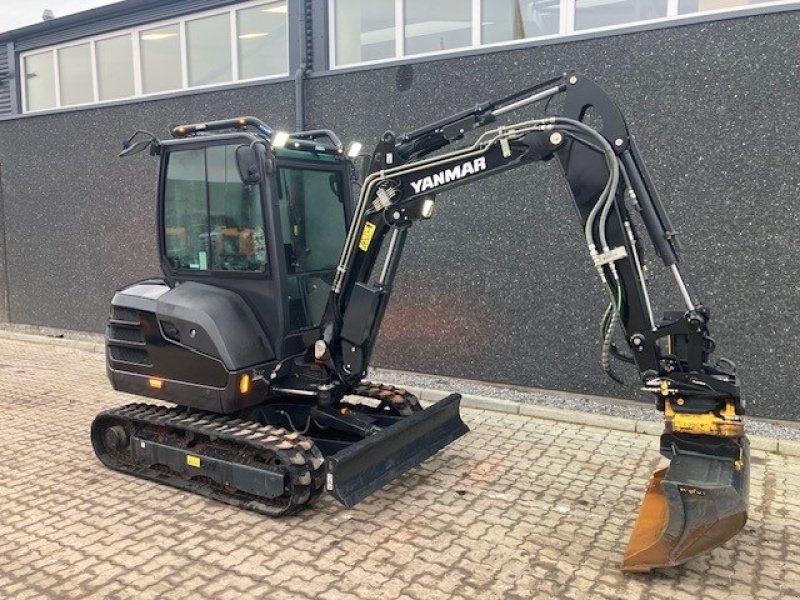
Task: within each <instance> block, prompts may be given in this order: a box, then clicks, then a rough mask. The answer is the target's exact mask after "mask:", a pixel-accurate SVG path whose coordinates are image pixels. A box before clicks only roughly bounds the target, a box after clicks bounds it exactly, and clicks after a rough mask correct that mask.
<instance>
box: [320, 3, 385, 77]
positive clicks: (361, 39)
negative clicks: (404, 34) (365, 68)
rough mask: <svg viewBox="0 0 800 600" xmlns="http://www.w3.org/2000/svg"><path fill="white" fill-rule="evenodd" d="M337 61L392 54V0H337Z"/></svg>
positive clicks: (362, 60)
mask: <svg viewBox="0 0 800 600" xmlns="http://www.w3.org/2000/svg"><path fill="white" fill-rule="evenodd" d="M335 10H336V33H335V40H336V64H337V65H349V64H353V63H358V62H365V61H368V60H379V59H381V58H392V57H393V56H394V55H395V22H394V0H336V4H335Z"/></svg>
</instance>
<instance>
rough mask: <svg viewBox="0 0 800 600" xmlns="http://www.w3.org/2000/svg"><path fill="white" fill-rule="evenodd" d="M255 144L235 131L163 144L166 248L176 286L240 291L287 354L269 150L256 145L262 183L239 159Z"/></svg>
mask: <svg viewBox="0 0 800 600" xmlns="http://www.w3.org/2000/svg"><path fill="white" fill-rule="evenodd" d="M255 139H256V138H254V137H253V136H250V135H247V134H228V135H215V136H213V137H211V136H209V137H205V138H204V137H199V136H198V137H196V138H188V139H180V140H170V141H167V142H165V143H164V146H163V147H162V157H161V176H160V186H159V233H160V235H159V248H160V256H161V265H162V270H163V272H164V275H165V279H166V281H167V282H168V283H169V285H170V286H175V285H180V283H182V282H186V281H194V282H199V283H205V284H208V285H212V286H216V287H220V288H225V289H228V290H231V291H233V292H235V293H237V294H238V295H239V296H240V297H241V298H242V299H244V301H245V302H246V303H247V305H248V306H249V307H250V309H251V310H252V311H253V313H254V315H255V317H256V319H257V321H258V322H259V324H260V325H261V327H262V328H263V330H264V331H263V333H264V334H265V335H266V337H267V339H268V340H269V341H270V344H271V346H272V348H274V349H275V352H276V353H277V354H280V353H281V349H282V348H283V340H284V337H285V325H284V324H285V322H286V319H285V316H284V302H283V294H282V293H281V290H280V289H279V288H280V284H281V278H280V276H279V275H278V276H277V277H276V273H277V274H279V272H280V261H277V260H276V257H277V242H276V239H277V231H276V224H275V219H274V218H273V215H272V214H271V211H270V210H269V206H270V205H269V203H268V202H267V198H268V196H269V193H268V189H269V187H270V186H269V183H270V179H269V174H268V173H267V172H266V168H265V165H266V153H265V151H264V148H263V145H261V144H254V145H252V148H253V149H254V151H255V152H257V153H258V154H257V156H258V157H259V160H258V161H257V163H258V168H259V170H260V173H259V177H257V178H256V179H259V181H257V182H255V183H246V182H244V181H243V179H242V176H241V175H240V172H239V168H238V167H237V159H236V151H237V148H240V147H242V146H247V147H250V146H251V143H252V142H253V141H254V140H255ZM277 358H281V356H277Z"/></svg>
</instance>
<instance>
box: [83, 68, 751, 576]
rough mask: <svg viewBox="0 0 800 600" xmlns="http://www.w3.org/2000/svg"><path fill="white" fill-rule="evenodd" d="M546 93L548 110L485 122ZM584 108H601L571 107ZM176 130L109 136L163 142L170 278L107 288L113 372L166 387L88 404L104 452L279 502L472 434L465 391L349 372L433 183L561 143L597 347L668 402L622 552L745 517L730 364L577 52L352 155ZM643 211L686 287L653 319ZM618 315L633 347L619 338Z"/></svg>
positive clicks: (369, 342) (251, 131) (334, 145)
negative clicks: (678, 302)
mask: <svg viewBox="0 0 800 600" xmlns="http://www.w3.org/2000/svg"><path fill="white" fill-rule="evenodd" d="M556 97H558V98H559V101H558V103H557V104H560V106H561V108H560V109H559V110H558V112H559V114H558V115H547V113H546V112H545V115H546V116H543V117H540V118H532V119H529V120H523V121H520V122H514V123H510V124H502V125H501V124H499V123H500V121H499V120H500V118H501V117H503V116H504V115H506V114H507V113H510V112H512V111H515V110H518V109H522V108H525V107H531V106H533V105H536V104H538V103H545V102H546V103H548V104H549V103H550V100H552V99H554V98H556ZM540 108H541V105H540ZM544 108H545V109H547V108H548V106H547V105H545V106H544ZM590 109H591V111H592V112H593V114H594V115H595V117H594V118H597V117H599V118H600V119H601V120H602V127H600V128H599V129H595V128H592V127H590V126H589V125H587V123H586V122H585V121H586V120H587V115H588V111H589V110H590ZM493 123H495V126H494V127H493V128H490V129H487V130H484V131H483V132H480V131H474V130H477V129H481V128H484V127H486V126H489V125H492V124H493ZM473 132H474V133H473ZM468 135H469V136H470V139H474V141H473V142H468V141H467V140H466V136H468ZM171 136H172V137H171V139H166V140H160V139H158V138H157V137H156V136H154V135H152V134H150V133H148V132H145V131H139V132H136V133H135V134H134V135H133V136H132V137H131V138H130V139H129V140H128V141H127V142H126V143H125V144H124V150H123V151H122V153H121V155H127V154H133V153H135V152H137V151H142V150H145V149H149V153H150V154H151V155H154V156H158V157H159V158H160V161H161V162H160V164H161V168H160V176H159V182H158V231H159V235H158V244H159V254H160V257H161V266H162V270H163V277H162V278H159V279H151V280H147V281H141V282H138V283H135V284H133V285H130V286H128V287H126V288H124V289H122V290H120V291H119V292H117V293H116V295H115V296H114V298H113V300H112V305H111V316H110V319H109V322H108V327H107V329H106V346H107V371H108V377H109V379H110V380H111V383H112V385H113V387H114V388H115V389H117V390H120V391H123V392H128V393H131V394H136V395H138V396H147V397H150V398H156V399H158V400H161V401H166V402H167V403H169V404H165V403H164V402H160V403H157V404H154V403H136V404H130V405H127V406H123V407H121V408H116V409H112V410H107V411H105V412H102V413H101V414H99V415H98V416H97V417H96V418H95V420H94V423H93V425H92V430H91V439H92V444H93V446H94V449H95V452H96V454H97V456H98V457H99V459H100V460H101V461H102V462H103V463H104V464H105V465H106V466H108V467H110V468H112V469H116V470H119V471H122V472H124V473H129V474H132V475H136V476H138V477H144V478H147V479H151V480H154V481H157V482H161V483H165V484H167V485H171V486H175V487H177V488H180V489H182V490H188V491H191V492H195V493H198V494H202V495H204V496H207V497H210V498H213V499H216V500H219V501H222V502H227V503H229V504H233V505H236V506H240V507H243V508H247V509H250V510H254V511H258V512H260V513H263V514H266V515H271V516H279V515H286V514H291V513H295V512H297V511H298V510H300V509H302V508H303V507H305V506H306V505H308V504H309V503H311V502H312V501H313V500H314V499H315V498H316V497H318V496H319V495H320V494H321V493H322V492H323V490H327V491H328V492H330V493H331V494H332V495H333V496H334V497H335V498H336V499H338V500H339V501H340V502H342V503H343V504H344V505H345V506H348V507H349V506H353V505H354V504H356V503H357V502H359V501H361V500H362V499H364V498H365V497H366V496H368V495H369V494H371V493H372V492H374V491H375V490H377V489H379V488H381V487H383V486H384V485H386V484H387V483H388V482H390V481H391V480H393V479H394V478H396V477H397V476H398V475H400V474H401V473H403V472H405V471H407V470H408V469H411V468H413V467H414V466H416V465H418V464H419V463H420V462H422V461H424V460H425V459H427V458H429V457H430V456H432V455H433V454H434V453H436V452H437V451H439V450H441V449H442V448H444V447H445V446H446V445H448V444H449V443H451V442H452V441H454V440H455V439H457V438H458V437H460V436H462V435H464V434H465V433H466V432H467V431H468V429H467V427H466V425H465V424H464V423H463V421H462V420H461V417H460V414H459V402H460V396H459V395H458V394H452V395H450V396H447V397H446V398H444V399H442V400H440V401H439V402H436V403H434V404H433V405H431V406H430V407H429V408H426V409H424V410H423V409H422V407H421V406H420V404H419V402H418V401H417V399H416V397H414V396H413V395H412V394H410V393H408V392H407V391H406V390H404V389H401V388H397V387H393V386H389V385H381V384H375V383H370V382H368V381H366V380H365V377H366V376H367V369H368V365H369V362H370V356H371V354H372V351H373V348H374V346H375V342H376V339H377V337H378V332H379V331H380V326H381V322H382V320H383V317H384V314H385V312H386V308H387V304H388V302H389V298H390V295H391V292H392V282H393V280H394V278H395V274H396V272H397V269H398V265H399V263H400V257H401V254H402V252H403V246H404V244H405V242H406V239H407V236H408V233H409V231H410V229H411V227H412V225H413V224H414V223H415V222H417V221H420V220H425V219H428V218H430V217H431V215H432V212H433V208H434V205H435V195H436V194H437V193H439V192H442V191H445V190H447V189H450V188H454V187H456V186H458V185H461V184H465V183H469V182H472V181H476V180H478V179H482V178H484V177H489V176H491V175H494V174H497V173H500V172H504V171H506V170H508V169H512V168H515V167H520V166H523V165H527V164H529V163H535V162H540V161H547V160H550V159H553V158H555V159H556V160H557V162H558V163H560V166H561V169H562V171H563V174H564V177H565V178H566V181H567V184H568V186H569V189H570V191H571V193H572V196H573V198H574V202H575V206H576V208H577V211H578V214H579V216H580V221H581V223H582V225H583V235H584V238H585V243H586V245H587V247H588V251H589V256H590V258H591V260H592V262H593V264H594V267H595V268H596V270H597V273H598V274H599V277H600V280H601V282H602V286H603V288H604V289H605V291H606V292H607V293H608V296H609V305H608V310H607V312H606V315H605V318H604V319H603V344H602V349H603V358H602V363H603V366H604V368H605V369H606V371H607V372H608V373H610V374H612V375H613V371H612V370H611V368H610V359H611V358H613V357H616V358H621V359H623V360H627V361H628V362H631V363H633V364H635V366H636V367H637V368H638V370H639V372H640V374H641V379H642V382H643V386H644V389H645V390H648V391H650V392H652V393H653V394H654V395H655V397H656V402H655V404H656V407H657V409H658V410H659V411H662V412H663V413H664V417H665V429H664V433H663V434H662V435H661V443H660V450H661V454H663V455H664V456H665V457H666V458H668V459H669V460H670V464H669V467H668V468H667V469H662V470H660V471H658V472H656V473H655V474H654V476H653V478H652V479H651V481H650V483H649V485H648V486H647V490H646V494H645V497H644V501H643V504H642V508H641V511H640V514H639V517H638V520H637V522H636V524H635V526H634V529H633V533H632V535H631V539H630V542H629V545H628V549H627V551H626V553H625V556H624V560H623V564H622V568H623V569H624V570H626V571H632V572H647V571H649V570H651V569H654V568H658V567H665V566H672V565H678V564H681V563H683V562H685V561H687V560H689V559H690V558H692V557H694V556H697V555H698V554H701V553H704V552H707V551H709V550H711V549H712V548H715V547H717V546H719V545H720V544H722V543H724V542H725V541H727V540H729V539H730V538H731V537H733V536H734V535H735V534H736V533H737V532H738V531H739V530H740V529H741V528H742V527H743V526H744V523H745V521H746V519H747V502H748V483H749V453H748V440H747V437H746V436H745V434H744V418H743V415H744V402H743V401H742V399H741V398H740V393H739V385H738V382H737V378H736V374H735V366H734V365H733V363H732V362H730V361H728V360H725V359H719V360H718V361H716V362H714V363H712V362H711V361H710V355H711V353H712V351H713V350H714V341H713V339H712V338H711V337H710V335H709V327H708V324H709V311H708V309H707V308H706V307H705V306H704V305H703V304H701V303H700V302H699V301H698V300H697V298H696V297H695V296H694V295H692V294H691V293H690V291H689V289H688V288H687V285H686V284H685V283H684V279H683V277H682V274H681V272H680V269H679V266H678V247H677V240H676V238H675V232H674V230H673V227H672V225H671V224H670V221H669V218H668V216H667V214H666V212H665V210H664V207H663V205H662V203H661V202H660V200H659V197H658V195H657V193H656V190H655V188H654V186H653V182H652V180H651V178H650V176H649V175H648V173H647V170H646V169H645V166H644V163H643V161H642V159H641V157H640V155H639V151H638V150H637V147H636V143H635V141H634V138H633V136H631V134H630V133H629V132H628V128H627V125H626V123H625V120H624V118H623V116H622V113H621V112H620V110H619V108H618V107H617V106H616V104H615V103H614V102H613V101H612V100H611V99H610V98H609V97H608V96H607V95H606V94H605V93H604V92H603V91H602V90H601V89H600V88H599V87H598V86H597V85H596V84H595V83H593V82H592V81H590V80H589V79H586V78H583V77H580V76H578V75H577V74H575V73H572V72H570V73H566V74H564V75H562V76H560V77H556V78H553V79H551V80H549V81H545V82H542V83H540V84H537V85H535V86H533V87H530V88H528V89H525V90H522V91H520V92H518V93H515V94H513V95H511V96H508V97H506V98H502V99H500V100H497V101H493V102H486V103H483V104H479V105H477V106H475V107H474V108H471V109H468V110H465V111H463V112H459V113H457V114H454V115H451V116H449V117H447V118H444V119H441V120H439V121H436V122H435V123H431V124H429V125H427V126H425V127H422V128H419V129H416V130H414V131H411V132H409V133H406V134H404V135H400V136H396V135H394V134H393V133H392V132H387V133H385V134H384V135H383V137H382V139H381V140H380V141H379V143H378V144H377V146H376V148H375V150H374V151H373V152H372V154H371V155H367V156H366V157H365V160H363V161H361V162H360V168H358V169H357V168H356V163H355V161H354V160H351V157H350V155H351V154H354V153H352V152H345V150H344V148H343V146H342V144H341V143H340V141H339V139H338V138H337V136H336V135H335V134H334V133H333V132H331V131H329V130H314V131H302V132H295V133H291V134H288V133H286V132H278V131H273V130H272V129H270V128H269V127H268V126H267V125H266V124H264V123H263V122H262V121H260V120H258V119H256V118H253V117H241V118H234V119H226V120H220V121H213V122H207V123H197V124H189V125H182V126H178V127H175V128H173V129H172V131H171ZM457 142H461V143H460V144H459V146H460V147H458V146H454V147H456V148H457V149H455V150H450V151H449V152H439V151H440V150H442V149H444V148H446V147H448V146H450V145H451V144H454V143H457ZM357 171H358V172H357ZM354 182H356V184H357V185H354ZM357 186H360V192H359V193H358V194H355V193H354V190H355V188H356V187H357ZM634 217H635V219H634ZM642 227H643V228H644V230H645V231H646V233H647V236H648V237H649V239H650V243H651V245H652V247H653V249H654V250H655V253H656V254H657V255H658V256H659V257H660V259H661V260H662V261H663V263H664V265H665V267H666V269H665V270H666V271H669V272H671V275H672V277H674V281H675V284H676V286H677V291H678V292H679V296H680V298H681V299H682V303H683V304H684V306H682V307H681V309H680V310H679V311H677V312H669V313H667V314H666V315H665V316H664V317H663V319H662V320H660V321H657V320H656V318H655V316H654V314H653V308H652V304H651V300H650V295H649V292H648V285H647V281H648V278H647V276H646V275H647V265H646V263H645V259H644V247H643V244H642V238H641V237H640V235H639V233H638V232H637V228H642ZM620 330H621V331H622V334H623V335H624V338H625V341H626V342H627V344H628V346H629V349H630V350H629V351H623V350H621V349H620V348H619V347H617V345H616V344H614V343H613V339H614V335H615V331H616V332H617V335H619V331H620ZM628 352H629V353H628Z"/></svg>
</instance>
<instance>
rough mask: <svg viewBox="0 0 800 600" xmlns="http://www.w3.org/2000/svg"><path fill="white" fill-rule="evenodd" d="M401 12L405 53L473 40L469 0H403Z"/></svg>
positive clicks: (448, 47)
mask: <svg viewBox="0 0 800 600" xmlns="http://www.w3.org/2000/svg"><path fill="white" fill-rule="evenodd" d="M404 14H405V24H404V30H405V32H404V36H405V53H406V54H407V55H411V54H422V53H423V52H438V51H440V50H453V49H455V48H466V47H468V46H470V45H471V44H472V0H439V2H431V1H430V0H406V3H405V13H404Z"/></svg>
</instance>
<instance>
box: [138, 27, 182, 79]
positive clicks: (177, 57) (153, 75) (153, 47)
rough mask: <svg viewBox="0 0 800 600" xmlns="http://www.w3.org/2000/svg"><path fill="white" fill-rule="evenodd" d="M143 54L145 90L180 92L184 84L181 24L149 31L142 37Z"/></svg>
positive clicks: (143, 33)
mask: <svg viewBox="0 0 800 600" xmlns="http://www.w3.org/2000/svg"><path fill="white" fill-rule="evenodd" d="M139 39H140V42H141V55H142V91H143V92H144V93H145V94H149V93H152V92H163V91H165V90H176V89H179V88H181V87H182V84H181V81H182V77H181V40H180V30H179V29H178V26H177V25H167V26H166V27H158V28H156V29H148V30H147V31H142V32H141V33H140V34H139Z"/></svg>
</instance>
